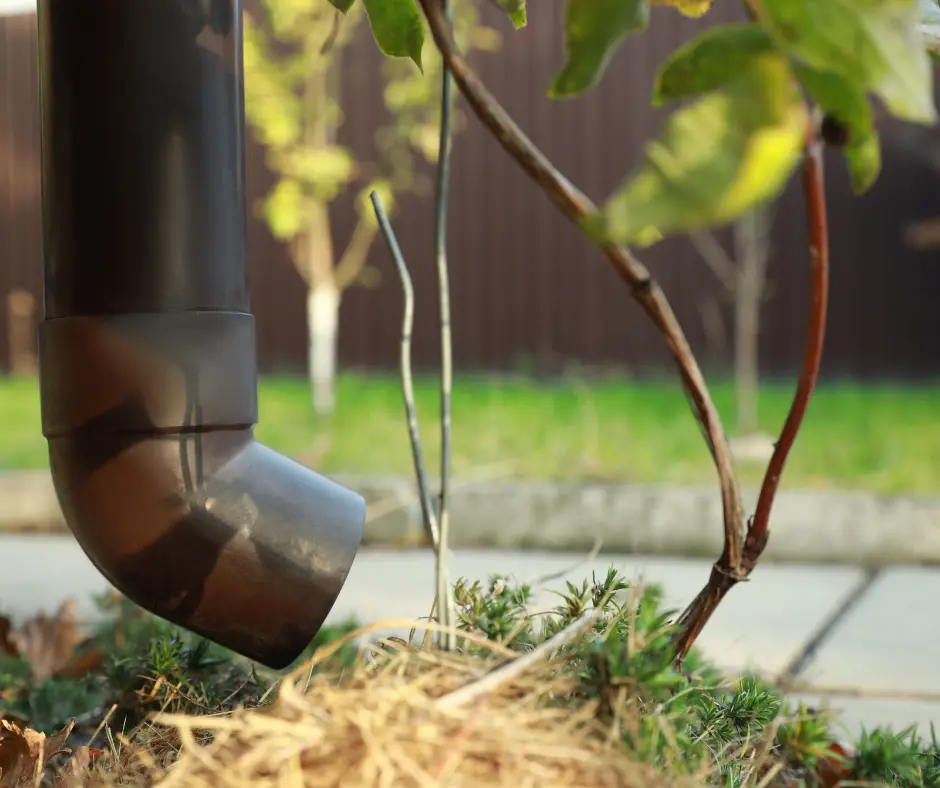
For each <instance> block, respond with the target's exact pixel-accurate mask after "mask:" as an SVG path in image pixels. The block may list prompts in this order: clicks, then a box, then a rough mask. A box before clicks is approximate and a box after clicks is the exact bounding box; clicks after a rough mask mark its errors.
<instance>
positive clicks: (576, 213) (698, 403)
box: [420, 0, 744, 566]
mask: <svg viewBox="0 0 940 788" xmlns="http://www.w3.org/2000/svg"><path fill="white" fill-rule="evenodd" d="M420 2H421V6H422V8H423V9H424V13H425V16H426V17H427V20H428V25H429V27H430V29H431V33H432V35H433V36H434V41H435V43H436V44H437V48H438V49H439V50H440V52H441V54H442V56H443V58H444V61H445V62H446V64H447V65H448V66H449V67H450V69H451V72H452V74H453V77H454V81H455V82H456V84H457V86H458V87H459V88H460V92H461V93H462V94H463V96H464V98H465V99H466V100H467V103H468V104H469V105H470V107H471V108H472V109H473V111H474V113H475V114H476V116H477V118H478V119H479V120H480V121H481V122H482V123H483V125H484V126H486V127H487V129H489V131H490V132H491V133H492V135H493V136H494V137H495V138H496V139H497V140H498V141H499V143H500V144H501V145H502V146H503V148H504V149H505V150H506V152H507V153H509V155H510V156H511V157H512V158H513V159H515V161H516V162H517V163H518V164H519V166H520V167H521V168H522V169H523V170H524V171H525V172H526V173H528V175H529V176H530V177H531V178H532V179H533V180H534V181H535V182H536V183H537V184H538V185H539V186H540V187H541V188H542V191H543V192H544V193H545V194H546V195H547V196H548V197H549V199H551V201H552V202H553V203H554V204H555V205H556V206H557V207H558V209H559V210H560V211H561V212H562V213H563V214H564V215H565V216H566V217H568V219H570V220H571V221H572V222H574V223H575V224H576V225H578V226H579V227H582V226H583V222H584V220H585V218H587V217H588V216H589V215H590V214H592V213H594V212H595V211H596V210H597V209H596V207H595V206H594V205H593V203H591V201H590V200H589V199H588V198H587V197H586V196H585V195H584V194H582V193H581V192H580V191H579V190H578V189H576V188H575V187H574V186H573V185H572V184H571V183H569V182H568V181H567V179H566V178H565V177H564V176H563V175H562V174H561V173H559V172H558V170H556V169H555V167H554V165H552V163H551V162H550V161H549V160H548V158H547V157H546V156H545V155H544V154H543V153H542V152H541V151H540V150H539V149H538V148H537V147H536V146H535V145H534V144H533V143H532V142H531V141H530V140H529V139H528V137H526V135H525V134H524V133H523V131H522V130H521V129H520V128H519V127H518V126H517V125H516V123H515V122H514V121H513V120H512V118H511V117H509V115H508V114H507V113H506V111H505V110H504V109H503V108H502V107H501V106H500V105H499V102H497V101H496V99H495V98H494V97H493V96H492V95H491V94H490V92H489V91H488V90H487V89H486V87H485V86H484V85H483V83H482V82H481V81H480V79H479V78H478V77H477V76H476V74H475V73H474V72H473V70H472V69H471V68H470V67H469V65H468V64H467V62H466V60H464V58H463V56H462V55H461V54H460V51H459V49H458V48H457V45H456V43H455V41H454V38H453V34H452V32H451V27H450V24H449V23H448V21H447V19H446V17H445V15H444V9H443V4H442V3H441V0H420ZM600 249H601V251H602V252H603V253H604V256H605V257H606V258H607V261H608V262H609V263H610V265H611V266H612V267H613V269H614V271H616V273H617V275H618V276H619V277H620V278H621V279H622V280H623V281H624V282H625V283H626V284H627V286H628V287H629V288H630V293H631V295H632V296H633V298H634V299H636V300H637V301H638V302H639V303H640V306H641V307H642V308H643V311H644V312H646V314H647V315H648V316H649V317H650V319H651V320H652V321H653V323H655V324H656V326H657V327H658V328H659V330H660V333H661V334H662V335H663V338H664V340H665V342H666V345H667V347H668V348H669V352H670V353H671V354H672V357H673V359H674V360H675V362H676V364H677V365H678V367H679V372H680V374H681V376H682V384H683V387H684V388H685V390H686V392H687V394H688V396H689V398H690V400H691V402H692V405H693V408H694V412H695V415H696V417H697V419H698V421H699V423H700V424H701V425H702V427H703V430H704V433H705V438H706V441H707V443H708V447H709V451H710V452H711V455H712V458H713V460H714V463H715V468H716V469H717V471H718V478H719V482H720V484H721V500H722V507H723V516H724V528H725V550H724V553H723V554H722V561H723V562H725V563H727V564H728V565H731V566H737V564H738V563H739V562H740V559H741V550H742V535H743V525H744V515H743V509H742V505H741V491H740V488H739V486H738V481H737V475H736V474H735V470H734V464H733V462H732V459H731V450H730V448H729V446H728V440H727V438H726V436H725V433H724V430H723V428H722V426H721V421H720V419H719V417H718V412H717V410H716V409H715V405H714V403H713V402H712V399H711V395H710V394H709V392H708V387H707V385H706V384H705V379H704V378H703V377H702V373H701V370H700V369H699V366H698V362H697V361H696V360H695V357H694V356H693V354H692V350H691V348H690V347H689V343H688V341H687V340H686V338H685V334H684V333H683V331H682V328H681V326H680V325H679V322H678V320H677V319H676V316H675V313H674V312H673V311H672V307H671V306H670V305H669V302H668V301H667V300H666V296H665V295H664V294H663V292H662V290H661V289H660V287H659V285H658V284H657V283H656V281H655V280H654V279H653V278H652V277H651V276H650V273H649V271H647V270H646V268H645V267H644V266H643V264H642V263H640V261H639V260H637V259H636V257H634V256H633V254H632V253H631V252H630V251H629V250H628V249H625V248H623V247H620V246H616V245H614V244H603V245H601V246H600Z"/></svg>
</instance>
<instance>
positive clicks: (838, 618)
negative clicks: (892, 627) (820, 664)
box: [776, 568, 883, 687]
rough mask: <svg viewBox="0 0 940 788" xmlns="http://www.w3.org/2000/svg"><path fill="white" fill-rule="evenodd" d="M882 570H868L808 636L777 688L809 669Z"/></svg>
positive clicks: (788, 665) (781, 676)
mask: <svg viewBox="0 0 940 788" xmlns="http://www.w3.org/2000/svg"><path fill="white" fill-rule="evenodd" d="M882 571H883V570H882V569H880V568H879V569H870V570H868V571H867V572H866V573H865V575H864V576H863V577H862V579H861V580H860V581H859V582H858V584H857V585H856V586H855V587H854V588H853V589H852V590H851V591H850V592H849V593H848V594H847V595H846V596H845V598H844V599H843V600H842V602H841V603H840V604H839V605H837V606H836V608H835V609H834V610H833V611H832V612H831V613H830V614H829V615H828V616H827V617H826V618H825V619H823V621H822V623H821V624H820V625H819V627H818V628H817V629H816V631H815V632H813V634H812V635H810V637H809V640H807V641H806V642H805V643H804V644H803V646H802V647H801V648H800V650H799V651H797V653H796V654H795V655H794V657H793V659H791V660H790V662H789V663H787V666H786V667H785V668H784V669H783V670H782V671H781V672H780V674H779V676H778V678H777V681H776V683H777V684H778V685H779V686H782V687H786V686H787V685H789V684H793V683H794V682H795V680H796V679H797V678H799V676H800V675H801V674H802V673H803V671H804V670H806V668H807V667H809V664H810V663H811V662H812V661H813V659H814V658H815V656H816V654H817V653H818V652H819V650H820V649H821V648H822V647H823V645H825V643H826V641H828V640H829V638H830V637H832V633H833V632H835V630H836V628H837V627H838V626H839V624H841V623H842V621H843V620H845V617H846V616H848V614H849V613H851V612H852V611H853V610H854V609H855V608H856V607H857V606H858V604H859V603H860V602H861V601H862V599H864V598H865V596H867V594H868V592H869V591H870V590H871V587H872V586H873V585H874V584H875V581H876V580H877V579H878V578H879V577H880V576H881V573H882Z"/></svg>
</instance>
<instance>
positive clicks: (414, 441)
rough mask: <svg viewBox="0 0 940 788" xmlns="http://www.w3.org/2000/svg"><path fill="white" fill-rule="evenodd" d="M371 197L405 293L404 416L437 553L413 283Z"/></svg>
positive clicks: (427, 524)
mask: <svg viewBox="0 0 940 788" xmlns="http://www.w3.org/2000/svg"><path fill="white" fill-rule="evenodd" d="M369 197H370V198H371V200H372V208H373V209H374V210H375V217H376V219H377V220H378V222H379V229H380V230H381V231H382V236H383V237H384V238H385V243H386V244H387V245H388V251H389V254H391V256H392V260H394V262H395V268H396V269H397V270H398V276H399V278H400V279H401V288H402V291H403V293H404V299H405V309H404V315H403V317H402V325H401V393H402V399H403V400H404V404H405V417H406V419H407V421H408V437H409V438H410V439H411V455H412V458H413V459H414V466H415V476H416V478H417V481H418V498H419V499H420V501H421V517H422V520H423V521H424V529H425V531H426V532H427V535H428V538H429V539H430V540H431V544H432V545H433V547H434V551H435V553H436V552H437V551H438V550H439V549H440V542H441V539H440V532H439V531H438V526H437V518H436V517H435V515H434V507H433V506H432V505H431V494H430V487H429V485H428V475H427V472H426V471H425V467H424V453H423V451H422V449H421V433H420V430H419V427H418V408H417V406H416V405H415V392H414V379H413V376H412V374H411V331H412V326H413V325H414V314H415V293H414V286H413V285H412V284H411V275H410V274H409V273H408V264H407V263H406V262H405V257H404V255H403V254H402V252H401V247H400V246H399V245H398V238H397V237H396V236H395V230H394V229H392V224H391V222H390V221H389V220H388V214H387V213H385V208H384V207H383V206H382V200H381V198H380V197H379V195H378V193H377V192H372V194H370V195H369Z"/></svg>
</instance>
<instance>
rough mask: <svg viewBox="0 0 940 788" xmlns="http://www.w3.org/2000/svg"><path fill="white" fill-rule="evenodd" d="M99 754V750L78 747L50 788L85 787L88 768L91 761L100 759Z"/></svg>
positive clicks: (83, 746)
mask: <svg viewBox="0 0 940 788" xmlns="http://www.w3.org/2000/svg"><path fill="white" fill-rule="evenodd" d="M101 753H102V751H101V750H95V749H92V748H91V747H86V746H85V745H82V746H81V747H79V748H78V749H77V750H75V753H74V754H73V755H72V757H71V758H69V762H68V763H67V764H65V766H64V768H63V769H62V771H61V772H59V775H58V777H56V780H55V782H54V783H53V784H52V788H77V786H83V785H85V784H86V783H87V782H88V768H89V767H90V766H91V763H92V761H94V760H95V759H96V758H98V757H100V755H101Z"/></svg>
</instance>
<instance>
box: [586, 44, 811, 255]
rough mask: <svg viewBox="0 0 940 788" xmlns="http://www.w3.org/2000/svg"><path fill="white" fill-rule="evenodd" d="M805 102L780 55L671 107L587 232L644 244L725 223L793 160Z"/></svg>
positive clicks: (779, 184)
mask: <svg viewBox="0 0 940 788" xmlns="http://www.w3.org/2000/svg"><path fill="white" fill-rule="evenodd" d="M806 124H807V113H806V106H805V104H804V102H803V100H802V97H801V96H800V93H799V91H798V90H797V89H796V85H795V83H794V81H793V78H792V72H791V71H790V68H789V65H788V63H787V61H786V58H784V57H783V56H781V55H778V54H776V53H769V54H765V55H762V56H760V57H758V58H755V59H754V61H753V62H752V63H751V65H750V67H749V68H748V69H746V70H745V71H744V72H743V73H742V75H741V76H740V77H739V78H738V79H737V80H735V81H734V82H732V83H730V84H729V85H727V86H726V87H724V88H722V89H720V90H717V91H714V92H712V93H709V94H707V95H705V96H703V97H702V98H700V99H698V100H696V101H695V102H694V103H692V104H690V105H688V106H686V107H683V108H682V109H680V110H678V111H677V112H675V113H674V114H673V115H672V116H671V117H670V118H669V120H668V121H667V124H666V127H665V129H664V131H663V134H662V136H661V138H660V139H659V140H657V141H654V142H652V143H650V144H649V145H648V146H647V149H646V155H645V161H644V163H643V164H642V165H641V166H640V168H639V170H638V171H637V172H636V173H635V174H634V175H633V177H632V178H630V179H629V180H628V181H627V183H626V184H624V185H623V186H622V187H621V188H620V189H619V190H618V191H617V192H616V193H615V194H614V195H613V196H612V197H611V198H610V199H609V200H608V202H607V203H606V205H605V206H604V207H603V208H602V210H601V212H600V214H599V215H597V216H594V217H591V218H590V219H588V220H587V221H586V223H585V224H586V229H587V230H588V231H589V232H591V233H592V234H595V235H596V236H599V237H601V238H603V239H605V240H608V241H613V242H616V243H636V244H640V245H648V244H650V243H653V242H655V241H656V240H659V239H660V238H662V237H663V236H664V235H666V234H670V233H677V232H689V231H695V230H701V229H704V228H707V227H713V226H716V225H721V224H725V223H727V222H729V221H731V220H733V219H735V218H737V217H738V216H740V215H741V214H742V213H744V212H745V211H747V210H749V209H750V208H753V207H755V206H757V205H759V204H761V203H763V202H765V201H766V200H768V199H770V198H771V197H773V196H775V195H777V194H778V193H779V192H780V191H781V190H782V189H783V187H784V186H785V185H786V182H787V180H788V178H789V177H790V174H791V172H792V171H793V168H794V167H795V166H796V163H797V161H798V160H799V158H800V153H801V150H802V147H803V142H804V138H805V134H806Z"/></svg>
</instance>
